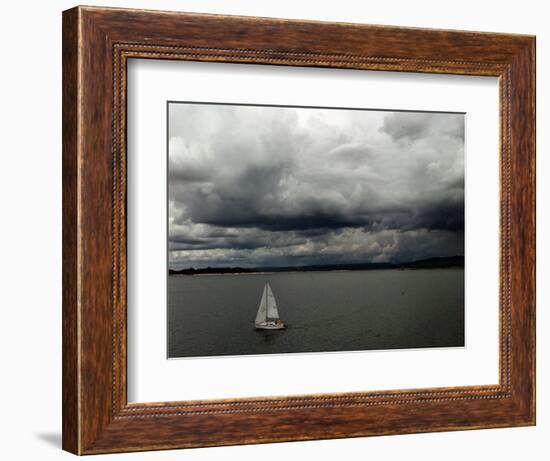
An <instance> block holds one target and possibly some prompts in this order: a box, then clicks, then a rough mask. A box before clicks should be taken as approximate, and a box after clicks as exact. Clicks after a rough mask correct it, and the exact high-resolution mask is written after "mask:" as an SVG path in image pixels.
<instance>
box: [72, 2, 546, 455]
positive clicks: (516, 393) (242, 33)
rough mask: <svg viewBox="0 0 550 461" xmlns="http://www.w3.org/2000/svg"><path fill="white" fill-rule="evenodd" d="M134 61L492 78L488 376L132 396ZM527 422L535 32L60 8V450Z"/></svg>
mask: <svg viewBox="0 0 550 461" xmlns="http://www.w3.org/2000/svg"><path fill="white" fill-rule="evenodd" d="M130 58H145V59H169V60H192V61H218V62H231V63H254V64H276V65H283V66H314V67H329V68H346V69H368V70H385V71H408V72H424V73H438V74H460V75H485V76H496V77H498V78H499V82H500V121H499V122H500V165H501V166H500V168H501V170H500V178H501V192H500V239H501V240H500V249H501V252H500V253H501V254H500V336H499V338H500V350H499V366H500V368H499V370H500V380H499V384H498V385H495V386H486V387H485V386H470V387H450V388H444V389H442V388H437V389H417V390H414V391H410V390H409V391H407V390H403V391H390V392H388V391H382V390H381V391H380V392H365V393H346V394H330V395H311V396H308V395H304V396H298V397H282V396H281V397H273V398H265V399H255V398H249V399H235V400H207V401H188V402H185V401H184V402H162V403H152V404H133V403H132V404H129V403H128V402H127V397H126V370H127V364H126V309H127V306H126V237H125V236H126V221H125V212H126V210H125V203H126V169H125V162H126V158H125V155H126V150H125V148H126V144H125V143H126V112H125V111H126V63H127V61H128V59H130ZM533 424H535V38H534V37H532V36H521V35H508V34H495V33H477V32H475V33H474V32H459V31H446V30H426V29H412V28H400V27H386V26H372V25H357V24H335V23H334V24H333V23H321V22H312V21H290V20H280V19H266V18H249V17H237V16H233V17H227V16H216V15H202V14H187V13H173V12H158V11H140V10H127V9H111V8H95V7H76V8H73V9H71V10H68V11H65V12H64V13H63V448H64V449H65V450H67V451H70V452H72V453H75V454H93V453H109V452H124V451H139V450H156V449H169V448H183V447H206V446H214V445H234V444H245V443H267V442H278V441H290V440H311V439H326V438H336V437H358V436H371V435H383V434H404V433H413V432H431V431H443V430H464V429H478V428H494V427H509V426H527V425H533Z"/></svg>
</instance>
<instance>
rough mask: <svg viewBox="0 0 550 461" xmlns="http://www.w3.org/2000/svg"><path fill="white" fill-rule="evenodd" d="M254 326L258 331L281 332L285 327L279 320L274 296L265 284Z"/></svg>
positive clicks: (267, 284)
mask: <svg viewBox="0 0 550 461" xmlns="http://www.w3.org/2000/svg"><path fill="white" fill-rule="evenodd" d="M254 324H255V326H256V328H257V329H258V330H283V329H285V328H286V325H285V324H284V323H283V322H281V319H280V318H279V310H278V309H277V302H276V301H275V296H274V295H273V292H272V291H271V287H270V286H269V283H268V282H266V283H265V286H264V290H263V292H262V299H261V300H260V306H259V307H258V313H257V314H256V320H255V321H254Z"/></svg>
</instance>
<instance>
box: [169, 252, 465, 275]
mask: <svg viewBox="0 0 550 461" xmlns="http://www.w3.org/2000/svg"><path fill="white" fill-rule="evenodd" d="M453 267H464V256H451V257H444V258H429V259H422V260H417V261H410V262H406V263H359V264H330V265H314V266H286V267H258V268H244V267H206V268H198V269H195V268H187V269H181V270H175V269H169V271H168V275H171V276H174V275H186V276H195V275H262V274H274V273H288V272H344V271H365V270H389V269H402V270H411V269H446V268H453Z"/></svg>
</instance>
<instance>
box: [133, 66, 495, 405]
mask: <svg viewBox="0 0 550 461" xmlns="http://www.w3.org/2000/svg"><path fill="white" fill-rule="evenodd" d="M265 88H269V92H266V91H265ZM128 93H129V99H128V210H127V216H128V242H129V243H128V399H129V400H130V401H131V402H155V401H175V400H192V399H210V398H231V397H257V396H269V395H300V394H308V393H317V394H319V393H323V392H325V393H333V392H360V391H374V390H376V391H380V390H389V389H414V388H417V389H418V388H423V387H424V388H426V387H449V386H453V385H456V386H458V385H491V384H497V383H498V346H499V344H498V319H499V314H498V299H499V298H498V273H499V264H498V249H499V245H498V238H496V237H497V236H498V232H499V231H498V225H499V216H498V210H499V156H498V144H499V136H498V133H499V130H498V118H499V103H498V96H499V91H498V79H497V78H496V77H470V76H456V75H428V74H411V73H401V72H374V71H370V72H367V71H360V70H349V69H348V70H345V69H338V70H335V69H312V68H296V67H286V66H257V65H245V66H243V65H236V64H227V63H203V62H195V63H189V62H177V61H161V62H159V61H151V60H149V59H145V60H138V61H135V60H134V61H133V62H132V61H131V62H130V63H129V65H128ZM167 100H179V101H189V100H195V101H210V102H240V103H256V104H284V105H302V106H312V105H319V106H325V107H338V106H340V107H370V108H384V109H396V110H405V109H406V110H413V109H414V110H432V111H445V110H446V111H453V112H463V113H464V112H465V113H466V114H467V115H466V121H465V124H466V149H465V150H466V159H465V164H466V177H465V181H466V193H467V194H468V196H469V197H474V199H472V200H466V232H465V234H466V249H465V251H466V272H465V285H466V293H465V304H466V306H465V307H466V347H460V348H459V347H455V348H433V349H417V350H413V349H409V350H393V351H366V352H365V351H364V352H347V353H344V352H340V353H331V354H326V353H325V354H292V355H289V354H282V355H281V354H278V355H263V356H241V357H209V358H202V359H201V358H197V357H195V358H190V359H186V360H166V342H167V341H166V315H165V314H166V309H165V308H164V306H165V305H166V284H167V280H166V234H167V232H166V223H167V221H168V219H167V216H166V188H167V184H166V170H167V165H166V155H165V153H166V101H167ZM153 178H154V180H153ZM280 370H285V371H284V373H281V371H280ZM327 370H330V371H331V372H330V373H327ZM358 370H360V371H358ZM190 376H192V377H193V379H189V377H190ZM215 376H223V377H224V379H223V380H218V379H213V377H215ZM243 377H246V378H247V379H243Z"/></svg>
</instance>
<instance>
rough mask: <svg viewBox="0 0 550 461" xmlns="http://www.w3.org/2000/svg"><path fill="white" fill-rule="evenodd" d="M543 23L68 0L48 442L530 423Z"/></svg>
mask: <svg viewBox="0 0 550 461" xmlns="http://www.w3.org/2000/svg"><path fill="white" fill-rule="evenodd" d="M534 79H535V38H534V37H532V36H524V35H511V34H493V33H480V32H462V31H443V30H429V29H412V28H399V27H387V26H373V25H358V24H337V23H322V22H306V21H290V20H280V19H267V18H251V17H237V16H217V15H201V14H187V13H175V12H160V11H143V10H127V9H112V8H95V7H76V8H73V9H71V10H68V11H65V12H64V13H63V448H64V449H65V450H67V451H70V452H72V453H76V454H94V453H110V452H125V451H140V450H155V449H167V448H184V447H205V446H214V445H233V444H245V443H267V442H277V441H290V440H311V439H325V438H336V437H357V436H370V435H382V434H404V433H412V432H429V431H442V430H464V429H479V428H490V427H510V426H526V425H533V424H535V80H534Z"/></svg>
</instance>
